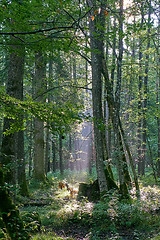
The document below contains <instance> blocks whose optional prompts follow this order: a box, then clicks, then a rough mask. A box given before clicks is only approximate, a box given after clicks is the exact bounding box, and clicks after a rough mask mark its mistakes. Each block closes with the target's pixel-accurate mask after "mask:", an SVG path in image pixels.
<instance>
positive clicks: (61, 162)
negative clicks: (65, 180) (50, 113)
mask: <svg viewBox="0 0 160 240" xmlns="http://www.w3.org/2000/svg"><path fill="white" fill-rule="evenodd" d="M62 147H63V143H62V134H59V168H60V173H61V174H63V172H64V164H63V149H62Z"/></svg>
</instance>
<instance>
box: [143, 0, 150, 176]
mask: <svg viewBox="0 0 160 240" xmlns="http://www.w3.org/2000/svg"><path fill="white" fill-rule="evenodd" d="M150 4H151V1H150ZM150 21H151V7H150V5H149V12H148V34H147V35H148V36H147V48H146V51H147V53H146V62H145V77H144V99H143V133H142V140H143V143H142V175H145V162H146V152H147V147H146V145H147V116H146V114H147V98H148V72H149V52H148V51H149V48H150V33H151V30H150Z"/></svg>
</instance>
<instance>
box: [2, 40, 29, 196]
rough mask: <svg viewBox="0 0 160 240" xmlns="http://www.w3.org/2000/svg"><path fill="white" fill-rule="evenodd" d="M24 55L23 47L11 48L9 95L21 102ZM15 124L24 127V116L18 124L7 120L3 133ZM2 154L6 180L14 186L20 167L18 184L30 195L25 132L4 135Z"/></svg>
mask: <svg viewBox="0 0 160 240" xmlns="http://www.w3.org/2000/svg"><path fill="white" fill-rule="evenodd" d="M12 40H13V42H14V43H17V44H18V43H19V42H17V41H16V40H15V39H14V38H12ZM24 54H25V52H24V47H23V46H21V45H13V46H12V47H11V52H10V57H9V68H8V81H7V85H6V91H7V94H8V95H9V96H11V97H14V98H16V99H20V100H23V73H24ZM13 123H14V124H15V123H16V125H18V126H19V127H21V126H23V116H22V114H17V122H16V120H10V119H7V118H5V119H4V130H3V131H4V132H5V131H7V130H8V129H9V128H10V127H11V125H12V124H13ZM15 131H17V130H15ZM1 153H2V162H3V164H5V165H7V164H9V165H8V173H7V176H6V175H5V180H6V181H7V182H9V183H12V184H15V183H16V170H17V166H18V183H19V186H20V193H21V194H22V195H28V194H29V193H28V187H27V182H26V175H25V160H24V132H23V131H22V130H21V131H19V132H17V133H11V134H9V135H3V139H2V149H1ZM17 163H18V164H17Z"/></svg>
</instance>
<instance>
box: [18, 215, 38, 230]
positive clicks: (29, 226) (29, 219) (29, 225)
mask: <svg viewBox="0 0 160 240" xmlns="http://www.w3.org/2000/svg"><path fill="white" fill-rule="evenodd" d="M21 217H22V220H23V224H24V227H25V229H26V230H27V231H28V232H29V233H31V232H38V231H40V228H41V219H40V216H39V214H38V212H36V211H32V212H28V211H24V212H21Z"/></svg>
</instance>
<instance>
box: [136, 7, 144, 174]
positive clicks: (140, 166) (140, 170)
mask: <svg viewBox="0 0 160 240" xmlns="http://www.w3.org/2000/svg"><path fill="white" fill-rule="evenodd" d="M141 14H142V16H141V17H142V20H141V27H143V22H144V13H143V3H141ZM142 81H143V78H142V37H140V39H139V86H138V88H139V89H138V91H139V93H138V94H139V96H138V129H137V137H138V149H137V154H138V157H137V159H138V174H139V175H141V174H142V175H144V171H143V170H144V169H143V166H144V162H143V161H144V159H143V158H142Z"/></svg>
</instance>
